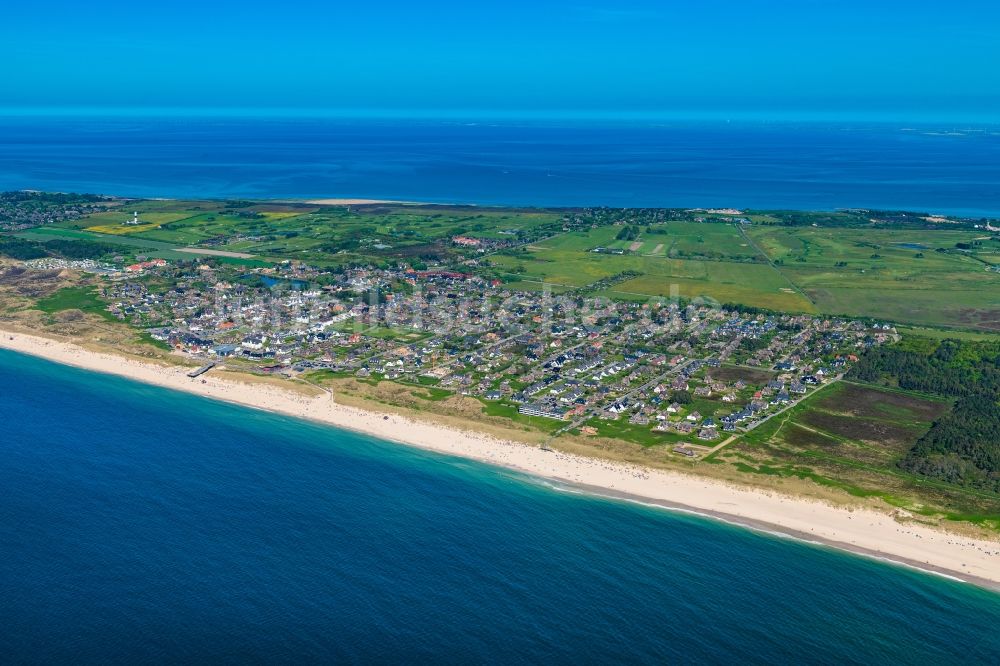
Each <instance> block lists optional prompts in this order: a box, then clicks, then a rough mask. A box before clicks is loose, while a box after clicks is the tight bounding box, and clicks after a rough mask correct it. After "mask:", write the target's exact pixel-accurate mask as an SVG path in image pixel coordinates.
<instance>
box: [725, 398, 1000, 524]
mask: <svg viewBox="0 0 1000 666" xmlns="http://www.w3.org/2000/svg"><path fill="white" fill-rule="evenodd" d="M949 409H950V404H949V403H948V402H947V401H944V400H939V399H935V398H930V397H926V396H922V395H918V394H915V393H909V392H901V391H894V390H889V389H883V388H877V387H873V386H868V385H863V384H855V383H850V382H838V383H837V384H834V385H831V386H828V387H825V388H823V389H822V390H820V391H817V392H816V393H815V394H813V395H812V396H810V397H809V398H807V399H806V400H804V401H803V402H802V403H800V404H799V405H796V406H795V407H793V408H792V409H790V410H788V411H787V412H785V413H784V414H782V415H781V416H780V417H776V418H773V419H771V420H770V421H768V422H767V423H765V424H764V425H762V426H760V427H759V428H757V429H755V430H753V431H751V432H750V433H748V434H747V435H745V436H743V437H742V438H741V439H740V440H738V441H737V442H736V443H734V444H733V445H731V446H730V447H728V448H726V449H723V450H722V451H720V452H719V454H717V456H716V462H718V461H722V462H725V463H729V464H732V465H734V466H736V467H737V468H738V469H740V470H741V471H744V472H749V473H754V474H767V475H772V476H788V477H797V478H802V479H811V480H812V481H814V482H816V483H819V484H821V485H828V486H833V487H838V488H840V489H842V490H846V491H847V492H849V493H851V494H853V495H856V496H859V497H867V496H873V497H880V498H882V499H883V500H885V501H886V502H888V503H890V504H893V505H895V506H899V507H902V508H905V509H907V510H909V511H912V512H915V513H925V514H929V515H930V514H942V513H943V514H948V515H949V516H950V517H953V518H958V519H963V520H972V521H975V522H980V523H986V524H990V525H993V526H994V527H996V526H1000V502H997V498H996V496H995V495H993V494H990V493H983V492H978V491H975V490H965V489H962V488H959V487H956V486H953V485H950V484H945V483H938V482H935V481H931V480H927V479H925V478H921V477H916V476H913V475H911V474H908V473H906V472H904V471H903V470H901V469H900V468H899V467H897V465H896V463H897V461H898V460H899V459H900V458H901V457H902V456H903V455H904V454H905V453H906V452H907V451H908V450H909V449H910V447H911V446H912V445H913V444H914V443H915V442H916V441H917V439H919V438H920V437H921V436H922V435H923V434H924V433H925V432H927V430H928V429H929V428H930V426H931V423H932V422H933V421H934V419H936V418H938V417H940V416H941V415H942V414H944V413H946V412H947V411H948V410H949ZM917 498H919V499H917Z"/></svg>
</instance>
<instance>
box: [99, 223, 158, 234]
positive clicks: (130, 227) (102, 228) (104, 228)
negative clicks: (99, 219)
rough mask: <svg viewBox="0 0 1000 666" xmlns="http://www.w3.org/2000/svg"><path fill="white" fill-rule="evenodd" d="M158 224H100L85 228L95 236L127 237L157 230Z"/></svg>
mask: <svg viewBox="0 0 1000 666" xmlns="http://www.w3.org/2000/svg"><path fill="white" fill-rule="evenodd" d="M159 228H160V225H158V224H101V225H98V226H96V227H87V229H86V230H87V231H92V232H94V233H95V234H111V235H114V236H127V235H128V234H137V233H140V232H143V231H149V230H150V229H159Z"/></svg>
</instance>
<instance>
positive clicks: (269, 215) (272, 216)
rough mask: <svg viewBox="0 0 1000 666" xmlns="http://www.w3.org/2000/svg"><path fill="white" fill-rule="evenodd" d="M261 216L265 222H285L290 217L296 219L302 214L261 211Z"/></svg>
mask: <svg viewBox="0 0 1000 666" xmlns="http://www.w3.org/2000/svg"><path fill="white" fill-rule="evenodd" d="M261 215H263V216H264V219H266V220H286V219H288V218H290V217H298V216H299V215H302V213H291V212H278V211H262V212H261Z"/></svg>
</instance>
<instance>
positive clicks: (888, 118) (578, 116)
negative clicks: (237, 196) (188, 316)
mask: <svg viewBox="0 0 1000 666" xmlns="http://www.w3.org/2000/svg"><path fill="white" fill-rule="evenodd" d="M32 116H35V117H66V118H70V117H79V118H91V117H99V116H105V117H123V118H124V117H134V118H156V117H187V118H196V117H204V118H227V117H228V118H302V119H310V118H314V119H323V118H329V119H344V120H449V121H468V122H476V121H519V120H520V121H576V122H586V121H599V122H668V121H669V122H683V121H712V122H827V123H837V122H871V123H919V124H938V123H949V124H951V123H963V124H965V123H975V124H983V125H997V124H1000V114H998V113H993V114H983V113H975V112H970V113H957V112H956V113H913V112H910V113H906V112H902V111H835V110H810V111H804V110H762V109H743V110H735V109H721V110H720V109H674V110H627V111H622V110H598V109H586V110H573V109H484V108H462V109H420V108H414V109H399V108H360V107H359V108H343V107H263V106H254V107H249V106H228V107H227V106H117V105H115V106H51V105H34V106H27V105H19V106H6V105H0V117H17V118H24V117H32Z"/></svg>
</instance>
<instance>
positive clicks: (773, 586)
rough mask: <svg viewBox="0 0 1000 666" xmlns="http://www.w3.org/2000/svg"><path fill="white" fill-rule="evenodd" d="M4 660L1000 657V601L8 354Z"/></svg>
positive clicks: (0, 621)
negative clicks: (999, 629) (999, 627)
mask: <svg viewBox="0 0 1000 666" xmlns="http://www.w3.org/2000/svg"><path fill="white" fill-rule="evenodd" d="M0 380H2V381H0V456H2V463H0V489H2V490H0V655H2V656H0V659H2V661H3V662H5V663H22V662H46V663H53V662H61V663H65V662H72V663H97V662H101V663H108V662H113V663H134V662H136V661H144V662H148V661H157V662H160V661H173V662H176V661H185V662H198V663H200V662H205V661H228V662H236V661H239V662H296V663H302V662H318V661H325V660H330V659H336V660H339V661H353V662H367V663H386V662H399V661H408V662H413V661H428V660H431V659H433V660H435V661H438V662H445V663H457V662H462V663H470V662H471V663H489V662H504V663H529V662H530V663H537V662H540V661H547V662H550V663H567V662H576V663H607V662H609V661H614V662H625V663H664V662H668V663H672V662H678V661H681V662H716V663H718V662H725V663H732V662H737V661H739V662H741V663H770V664H774V663H803V662H808V663H837V664H844V663H872V662H888V661H891V662H893V663H935V664H948V663H966V664H967V663H996V662H997V661H998V659H1000V633H998V631H997V627H998V626H1000V595H996V594H994V593H992V592H989V591H985V590H981V589H978V588H975V587H972V586H969V585H964V584H960V583H956V582H953V581H949V580H946V579H943V578H940V577H936V576H932V575H927V574H922V573H919V572H915V571H911V570H908V569H905V568H902V567H897V566H892V565H888V564H884V563H880V562H876V561H872V560H868V559H865V558H861V557H856V556H853V555H849V554H844V553H840V552H837V551H833V550H830V549H826V548H822V547H815V546H810V545H807V544H803V543H798V542H794V541H790V540H787V539H779V538H774V537H770V536H767V535H762V534H757V533H754V532H752V531H749V530H744V529H741V528H737V527H733V526H729V525H726V524H722V523H718V522H716V521H712V520H708V519H702V518H698V517H694V516H688V515H683V514H676V513H671V512H668V511H663V510H658V509H653V508H646V507H642V506H636V505H633V504H629V503H624V502H617V501H612V500H605V499H600V498H593V497H587V496H583V495H577V494H571V493H563V492H555V491H553V490H552V489H551V488H549V487H547V485H546V484H544V483H542V482H539V481H537V480H534V479H531V478H528V477H523V476H519V475H516V474H512V473H509V472H506V471H501V470H497V469H495V468H491V467H488V466H485V465H480V464H476V463H472V462H468V461H464V460H458V459H454V458H448V457H444V456H439V455H434V454H430V453H425V452H421V451H417V450H412V449H408V448H406V447H402V446H399V445H395V444H390V443H386V442H381V441H378V440H375V439H372V438H368V437H364V436H360V435H356V434H352V433H346V432H342V431H338V430H334V429H329V428H324V427H320V426H317V425H313V424H309V423H304V422H301V421H296V420H293V419H289V418H283V417H280V416H276V415H272V414H267V413H261V412H255V411H252V410H247V409H243V408H239V407H235V406H231V405H226V404H220V403H216V402H212V401H208V400H204V399H200V398H196V397H193V396H189V395H184V394H178V393H172V392H169V391H166V390H163V389H159V388H155V387H148V386H144V385H140V384H136V383H132V382H129V381H125V380H122V379H118V378H113V377H107V376H103V375H98V374H93V373H87V372H84V371H80V370H75V369H71V368H65V367H61V366H56V365H53V364H50V363H48V362H45V361H41V360H37V359H33V358H28V357H23V356H19V355H16V354H12V353H9V352H0Z"/></svg>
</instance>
